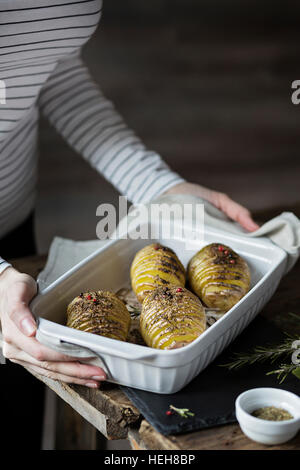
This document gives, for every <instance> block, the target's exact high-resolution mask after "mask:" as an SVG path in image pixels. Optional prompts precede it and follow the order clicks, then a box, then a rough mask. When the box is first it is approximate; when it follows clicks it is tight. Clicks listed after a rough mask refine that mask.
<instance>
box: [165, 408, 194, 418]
mask: <svg viewBox="0 0 300 470" xmlns="http://www.w3.org/2000/svg"><path fill="white" fill-rule="evenodd" d="M170 409H171V410H173V411H175V412H176V413H178V414H179V415H180V416H182V418H188V417H189V416H195V413H192V412H191V411H190V410H189V409H188V408H176V407H175V406H173V405H170Z"/></svg>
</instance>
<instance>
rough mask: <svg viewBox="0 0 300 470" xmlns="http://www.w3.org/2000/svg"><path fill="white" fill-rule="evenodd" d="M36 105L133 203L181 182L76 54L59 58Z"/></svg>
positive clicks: (71, 143)
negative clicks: (131, 127) (125, 119)
mask: <svg viewBox="0 0 300 470" xmlns="http://www.w3.org/2000/svg"><path fill="white" fill-rule="evenodd" d="M40 107H41V109H42V111H43V114H44V115H45V116H46V117H47V118H48V119H49V120H50V122H51V123H52V124H53V125H54V126H55V128H56V129H57V130H58V132H59V133H60V134H61V135H62V136H63V137H64V139H65V140H66V141H67V142H68V143H69V144H70V145H71V146H72V147H73V148H74V149H75V150H76V151H77V152H78V153H80V154H81V155H82V156H83V157H84V158H85V159H86V160H87V161H88V162H89V163H90V164H91V165H92V167H94V168H95V169H96V170H97V171H98V172H100V173H101V174H102V175H103V176H104V177H105V178H106V179H107V180H108V181H109V182H111V183H112V184H113V185H114V186H115V187H116V189H117V190H118V191H119V192H120V193H121V194H123V195H125V196H127V198H128V199H129V200H130V201H132V202H133V203H146V202H149V201H150V200H152V199H153V198H155V197H157V196H159V195H160V194H162V193H163V192H165V191H166V190H167V189H169V188H171V187H172V186H174V185H176V184H178V183H180V182H183V181H184V180H183V179H182V178H181V177H180V176H179V175H178V174H177V173H175V172H173V171H172V170H171V169H170V168H169V167H168V166H167V164H166V163H165V162H164V161H163V160H162V158H161V157H160V156H159V155H158V154H157V153H156V152H154V151H150V150H148V149H146V148H145V146H144V145H143V143H142V142H141V140H140V139H139V138H138V137H137V136H136V135H135V133H134V132H133V131H132V130H131V129H129V128H128V127H127V126H126V124H125V122H124V121H123V119H122V117H121V116H120V114H119V113H118V112H117V111H116V109H115V108H114V106H113V104H112V103H111V102H110V101H109V100H107V99H106V98H105V97H104V96H103V94H102V92H101V91H100V89H99V87H98V86H97V85H96V84H95V82H94V81H93V80H92V78H91V76H90V74H89V71H88V69H87V67H86V66H85V65H84V63H83V62H82V60H81V58H80V56H79V55H76V56H73V57H71V58H68V59H66V60H64V61H62V62H60V63H59V65H58V66H57V68H56V69H55V71H54V72H53V73H52V75H51V76H50V78H49V79H48V81H47V82H46V84H45V85H44V87H43V89H42V91H41V94H40Z"/></svg>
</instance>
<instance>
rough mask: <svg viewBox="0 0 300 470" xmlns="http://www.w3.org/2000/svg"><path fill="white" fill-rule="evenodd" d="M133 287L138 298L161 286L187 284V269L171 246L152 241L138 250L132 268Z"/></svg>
mask: <svg viewBox="0 0 300 470" xmlns="http://www.w3.org/2000/svg"><path fill="white" fill-rule="evenodd" d="M130 276H131V284H132V289H133V291H134V292H135V294H136V296H137V298H138V300H139V301H140V302H143V300H144V298H145V297H146V295H147V294H148V293H149V292H150V291H151V290H153V289H156V288H157V287H159V286H171V285H175V286H181V287H183V286H184V284H185V269H184V267H183V265H182V264H181V262H180V261H179V259H178V258H177V256H176V254H175V253H174V251H173V250H171V248H168V247H166V246H163V245H160V244H159V243H152V244H151V245H147V246H145V247H144V248H142V249H141V250H140V251H138V252H137V254H136V255H135V258H134V260H133V262H132V265H131V270H130Z"/></svg>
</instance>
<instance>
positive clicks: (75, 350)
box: [36, 329, 97, 359]
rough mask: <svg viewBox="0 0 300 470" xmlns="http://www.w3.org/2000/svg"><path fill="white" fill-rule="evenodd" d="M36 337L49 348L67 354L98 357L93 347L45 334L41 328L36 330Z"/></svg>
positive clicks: (85, 357)
mask: <svg viewBox="0 0 300 470" xmlns="http://www.w3.org/2000/svg"><path fill="white" fill-rule="evenodd" d="M36 339H37V340H38V341H39V342H40V343H42V344H44V345H45V346H47V347H48V348H51V349H54V350H55V351H57V352H59V353H61V354H66V355H67V356H72V357H78V358H81V359H87V358H92V357H97V354H96V353H94V351H92V350H91V349H88V348H86V347H83V346H78V345H77V344H72V343H69V342H66V341H63V340H61V339H59V338H54V337H52V336H48V335H45V334H44V333H42V332H41V331H40V330H39V329H38V330H37V332H36Z"/></svg>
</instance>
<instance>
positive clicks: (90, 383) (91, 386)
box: [85, 382, 99, 388]
mask: <svg viewBox="0 0 300 470" xmlns="http://www.w3.org/2000/svg"><path fill="white" fill-rule="evenodd" d="M85 385H86V386H87V387H90V388H98V387H99V385H98V384H95V383H94V382H87V383H86V384H85Z"/></svg>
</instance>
